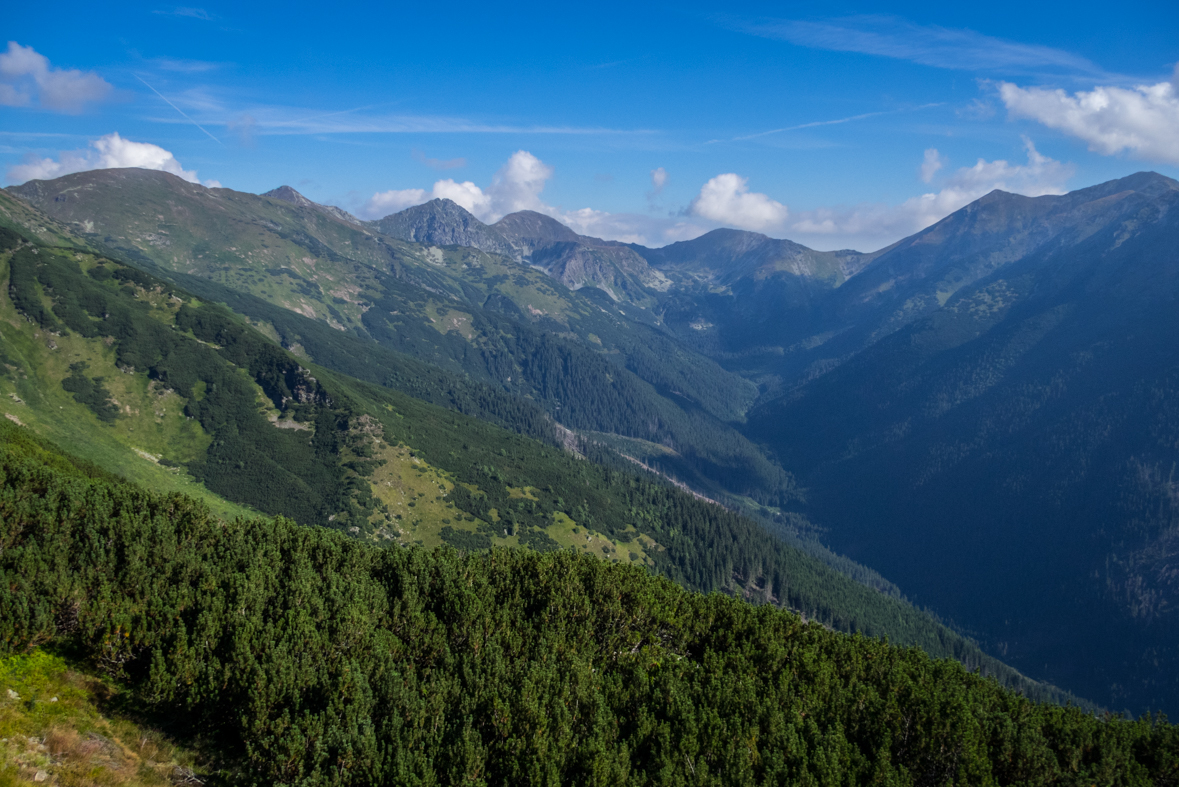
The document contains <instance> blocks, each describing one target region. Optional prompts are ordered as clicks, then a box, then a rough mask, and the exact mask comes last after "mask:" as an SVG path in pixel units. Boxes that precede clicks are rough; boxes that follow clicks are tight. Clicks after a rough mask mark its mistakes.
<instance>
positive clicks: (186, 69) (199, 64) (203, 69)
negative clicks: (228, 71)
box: [147, 57, 226, 74]
mask: <svg viewBox="0 0 1179 787" xmlns="http://www.w3.org/2000/svg"><path fill="white" fill-rule="evenodd" d="M147 63H148V64H149V65H150V66H152V67H153V68H156V69H158V70H160V71H171V72H174V73H177V74H204V73H207V72H209V71H216V70H218V69H220V68H223V67H224V66H225V65H226V64H225V63H217V62H214V61H211V60H186V59H184V58H179V57H153V58H151V59H150V60H148V61H147Z"/></svg>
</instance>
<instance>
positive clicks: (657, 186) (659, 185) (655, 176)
mask: <svg viewBox="0 0 1179 787" xmlns="http://www.w3.org/2000/svg"><path fill="white" fill-rule="evenodd" d="M666 185H667V170H665V169H664V168H663V167H656V168H655V169H653V170H651V189H652V193H654V194H658V193H659V192H661V191H663V187H664V186H666Z"/></svg>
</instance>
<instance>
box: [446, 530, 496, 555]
mask: <svg viewBox="0 0 1179 787" xmlns="http://www.w3.org/2000/svg"><path fill="white" fill-rule="evenodd" d="M442 540H443V541H445V542H446V543H448V544H450V545H451V546H452V547H454V548H455V549H463V550H466V551H468V552H477V551H479V550H481V549H491V539H490V538H488V537H487V536H485V535H483V534H482V533H470V532H468V531H466V530H455V529H454V528H453V527H450V526H449V525H447V526H446V527H444V528H442Z"/></svg>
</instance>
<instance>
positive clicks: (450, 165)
mask: <svg viewBox="0 0 1179 787" xmlns="http://www.w3.org/2000/svg"><path fill="white" fill-rule="evenodd" d="M413 157H414V160H415V161H420V162H421V163H423V164H425V165H426V166H427V167H429V168H430V169H462V168H463V167H465V166H467V160H466V159H465V158H463V157H462V156H459V157H458V158H448V159H438V158H430V157H429V156H427V155H426V154H425V153H423V152H422V151H420V150H417V149H416V148H415V149H414V151H413Z"/></svg>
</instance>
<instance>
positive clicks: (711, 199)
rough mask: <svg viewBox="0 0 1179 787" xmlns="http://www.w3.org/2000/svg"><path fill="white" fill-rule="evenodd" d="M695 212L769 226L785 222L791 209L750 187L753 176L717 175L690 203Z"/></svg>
mask: <svg viewBox="0 0 1179 787" xmlns="http://www.w3.org/2000/svg"><path fill="white" fill-rule="evenodd" d="M688 212H689V213H691V214H692V215H693V216H699V217H701V218H705V219H710V220H712V221H716V222H720V223H721V224H729V225H731V226H734V227H739V228H741V229H746V230H758V231H763V230H769V229H773V228H776V227H779V226H781V225H782V224H783V223H784V222H785V221H786V218H787V217H788V216H789V215H790V211H789V210H788V209H787V207H786V206H785V205H783V204H782V203H781V202H777V201H775V200H772V199H770V198H769V197H767V196H766V195H765V194H758V193H757V192H750V191H749V180H748V179H747V178H743V177H741V176H740V175H735V174H733V173H731V172H730V173H726V174H724V175H717V176H716V177H715V178H713V179H712V180H710V181H708V182H707V183H705V184H704V185H703V186H702V187H701V189H700V193H699V194H698V195H696V198H695V199H694V200H692V204H691V205H689V206H688Z"/></svg>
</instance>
